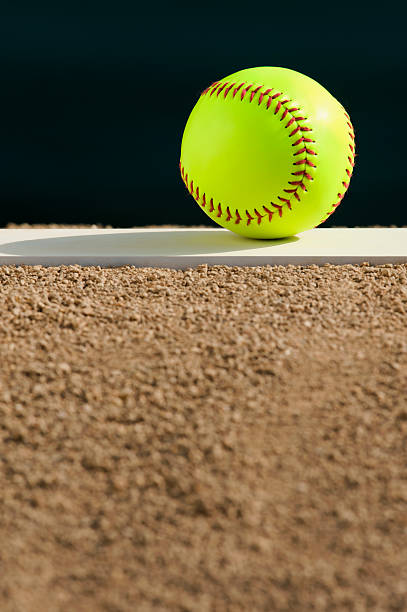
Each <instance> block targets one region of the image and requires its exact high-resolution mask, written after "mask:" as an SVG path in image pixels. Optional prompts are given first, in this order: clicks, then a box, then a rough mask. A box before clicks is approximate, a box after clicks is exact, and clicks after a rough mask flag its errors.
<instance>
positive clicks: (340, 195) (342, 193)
mask: <svg viewBox="0 0 407 612" xmlns="http://www.w3.org/2000/svg"><path fill="white" fill-rule="evenodd" d="M343 114H344V115H345V117H346V124H347V126H348V128H349V131H348V134H349V138H350V140H351V142H350V143H349V145H348V146H349V150H350V153H349V155H348V162H349V167H348V168H345V172H346V177H344V179H343V181H342V185H343V187H344V189H341V191H340V192H338V200H337V201H336V202H335V204H333V205H332V208H331V209H330V210H329V211H328V213H327V214H326V216H325V217H324V218H323V219H322V221H320V222H319V223H318V224H317V225H315V227H318V225H321V223H324V222H325V221H326V220H327V219H328V217H330V216H331V215H332V213H334V212H335V210H336V209H337V208H338V206H339V204H340V203H341V202H342V200H343V198H344V197H345V193H346V192H347V190H348V187H349V183H350V179H351V176H352V173H353V168H354V167H355V157H356V148H355V130H354V129H353V125H352V123H351V120H350V117H349V115H348V113H347V112H346V111H345V109H343Z"/></svg>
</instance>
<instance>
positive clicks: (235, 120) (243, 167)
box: [180, 66, 355, 238]
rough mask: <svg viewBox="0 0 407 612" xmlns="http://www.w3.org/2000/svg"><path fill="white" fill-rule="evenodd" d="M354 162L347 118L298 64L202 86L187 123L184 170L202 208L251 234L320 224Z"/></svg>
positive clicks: (274, 234)
mask: <svg viewBox="0 0 407 612" xmlns="http://www.w3.org/2000/svg"><path fill="white" fill-rule="evenodd" d="M354 160H355V136H354V130H353V126H352V123H351V121H350V118H349V115H348V114H347V113H346V111H345V109H344V108H343V106H342V105H341V104H340V103H339V102H338V101H337V100H336V99H335V98H334V97H333V96H332V95H331V94H330V93H329V92H328V91H327V90H326V89H325V88H324V87H322V85H320V84H319V83H317V82H316V81H314V80H313V79H311V78H310V77H308V76H305V75H303V74H301V73H299V72H296V71H295V70H290V69H288V68H278V67H272V66H265V67H259V68H248V69H247V70H240V71H239V72H235V73H234V74H231V75H230V76H228V77H225V78H224V79H221V80H219V81H216V82H215V83H213V84H212V85H210V87H208V88H207V89H205V91H203V92H202V94H201V96H200V98H199V100H198V102H197V103H196V105H195V107H194V108H193V110H192V112H191V114H190V116H189V118H188V121H187V124H186V126H185V130H184V134H183V138H182V145H181V160H180V170H181V175H182V178H183V181H184V183H185V185H186V187H187V189H188V191H189V192H190V193H191V195H192V196H193V197H194V199H195V200H196V202H197V203H198V204H199V206H200V207H201V208H202V210H203V211H204V212H205V213H206V214H207V215H208V216H209V217H210V218H211V219H213V220H214V221H216V223H218V224H219V225H221V226H222V227H225V228H227V229H230V230H232V231H233V232H236V233H237V234H242V235H243V236H248V237H251V238H283V237H287V236H292V235H294V234H297V233H298V232H303V231H305V230H308V229H311V228H314V227H316V226H318V225H320V224H321V223H323V221H325V220H326V219H327V218H328V217H329V215H331V214H332V213H333V212H334V211H335V209H336V207H337V206H338V205H339V204H340V202H341V201H342V198H343V197H344V195H345V192H346V190H347V188H348V186H349V181H350V177H351V175H352V170H353V166H354Z"/></svg>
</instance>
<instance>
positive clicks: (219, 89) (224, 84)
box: [216, 82, 228, 98]
mask: <svg viewBox="0 0 407 612" xmlns="http://www.w3.org/2000/svg"><path fill="white" fill-rule="evenodd" d="M227 84H228V83H227V82H226V83H223V85H221V87H218V91H217V92H216V97H217V98H219V94H220V92H221V91H222V89H224V88H225V87H226V85H227Z"/></svg>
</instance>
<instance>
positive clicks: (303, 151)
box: [179, 81, 317, 225]
mask: <svg viewBox="0 0 407 612" xmlns="http://www.w3.org/2000/svg"><path fill="white" fill-rule="evenodd" d="M252 87H253V83H252V84H250V85H247V84H246V81H244V82H242V83H230V84H229V82H228V81H226V82H224V83H222V81H215V83H212V85H210V86H209V87H208V88H207V89H205V90H204V91H203V92H202V94H201V97H202V96H206V95H207V94H209V96H212V95H213V94H214V93H215V92H216V96H217V97H219V94H220V93H221V92H222V91H223V98H224V99H226V97H227V95H228V94H229V92H230V91H231V90H232V88H233V94H232V95H233V97H235V96H236V95H237V93H238V92H239V91H240V93H239V97H240V100H241V101H243V100H244V98H245V96H246V95H247V94H248V93H249V90H250V89H251V88H252ZM264 87H265V86H264V85H258V86H256V87H254V88H253V89H251V91H250V99H249V102H250V103H251V102H253V100H254V97H255V96H256V94H257V93H259V97H258V100H257V104H258V105H259V106H260V104H261V103H262V102H263V100H264V99H266V100H267V102H266V108H267V110H268V109H269V108H270V106H271V104H272V102H273V100H275V99H277V98H279V97H280V96H282V95H283V92H281V91H276V92H275V93H273V94H272V93H271V92H272V91H273V90H274V88H273V87H270V88H267V89H266V90H265V91H262V90H263V88H264ZM289 102H292V100H291V99H289V98H287V99H284V100H281V99H280V100H278V101H277V104H276V107H275V109H274V115H277V114H278V113H279V111H280V110H281V109H282V108H283V109H284V110H283V113H282V116H281V117H280V121H283V120H284V119H285V118H286V116H287V115H290V118H289V120H288V122H287V124H286V125H285V128H288V127H290V126H291V125H293V123H294V124H295V127H294V128H293V129H292V130H291V132H290V133H289V135H288V137H289V138H291V137H292V136H294V135H295V134H298V132H311V131H312V128H310V127H309V126H304V125H301V123H300V121H305V120H307V117H303V116H294V115H293V113H294V112H297V111H300V110H301V109H300V107H299V106H294V107H291V108H287V106H286V105H287V104H288V103H289ZM314 142H315V140H313V139H312V138H308V137H306V136H302V135H301V136H300V137H299V138H297V139H296V141H295V142H294V143H292V146H295V147H297V146H299V145H300V144H302V143H304V144H303V146H302V147H301V148H300V149H299V150H298V151H295V153H293V156H294V157H296V156H297V155H303V157H302V158H301V159H298V160H296V161H294V162H293V165H294V166H303V168H300V169H297V170H296V171H295V172H292V173H291V174H292V175H293V176H295V180H293V181H288V184H289V185H290V188H289V189H283V192H285V193H286V194H290V195H289V196H288V197H287V196H286V197H282V196H277V199H279V200H280V201H281V202H283V204H277V203H274V202H270V206H268V207H267V206H262V207H261V208H262V209H263V210H264V214H262V213H261V212H259V211H258V210H257V209H256V208H254V214H255V216H253V215H252V214H250V213H249V211H248V210H246V211H245V214H246V225H250V224H251V222H252V221H256V220H257V224H258V225H260V223H261V222H262V220H263V218H265V217H267V220H268V221H269V222H270V221H271V220H272V218H273V215H274V214H278V216H279V217H282V216H283V207H284V205H285V206H286V207H287V208H288V209H289V210H292V199H293V198H295V199H296V200H297V201H298V202H300V201H301V198H300V195H299V190H300V189H302V190H303V191H308V190H307V187H306V186H305V184H304V181H305V179H307V181H313V180H314V177H313V176H312V175H311V174H310V173H309V172H308V171H307V166H309V167H311V168H316V167H317V166H316V164H314V163H313V162H311V160H310V159H309V156H310V155H317V153H316V151H314V150H313V149H311V147H310V143H314ZM179 167H180V171H181V176H182V180H183V181H184V183H185V185H186V187H187V189H188V191H189V193H190V194H191V195H192V197H193V198H194V199H195V200H196V202H197V203H198V204H199V205H200V206H202V208H205V209H206V211H207V212H208V213H213V212H215V211H216V213H217V214H216V215H215V217H216V218H220V217H222V216H224V215H226V221H230V220H232V219H233V218H235V224H239V223H240V222H241V221H242V220H243V218H242V216H241V215H240V213H239V211H238V210H237V209H235V212H234V213H233V212H231V210H230V207H229V206H226V207H225V205H224V204H222V203H221V202H219V203H217V204H216V205H215V203H214V201H213V198H209V197H207V196H206V193H203V194H202V195H200V191H199V186H197V185H196V186H195V187H194V180H193V179H190V178H189V177H188V172H186V171H185V168H184V166H182V165H181V162H180V164H179ZM298 177H302V178H298ZM189 181H190V182H189ZM293 187H294V188H293ZM207 205H209V206H208V208H206V207H207ZM273 209H274V210H273Z"/></svg>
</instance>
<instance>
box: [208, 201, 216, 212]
mask: <svg viewBox="0 0 407 612" xmlns="http://www.w3.org/2000/svg"><path fill="white" fill-rule="evenodd" d="M209 204H210V205H211V207H210V209H209V212H213V211H214V210H215V207H214V205H213V198H211V201H210V202H209Z"/></svg>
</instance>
